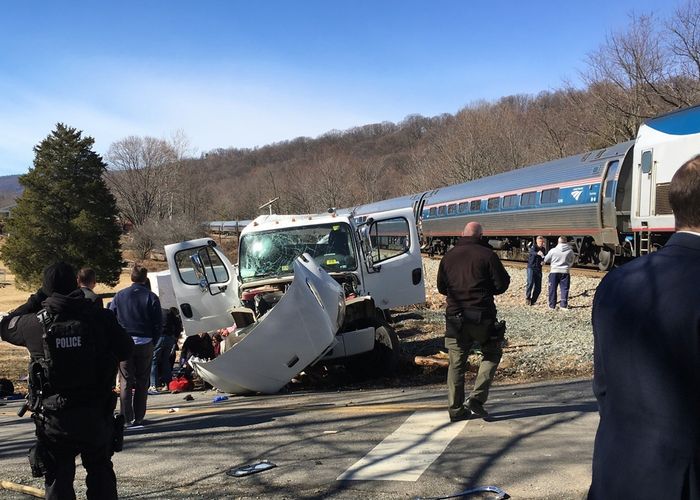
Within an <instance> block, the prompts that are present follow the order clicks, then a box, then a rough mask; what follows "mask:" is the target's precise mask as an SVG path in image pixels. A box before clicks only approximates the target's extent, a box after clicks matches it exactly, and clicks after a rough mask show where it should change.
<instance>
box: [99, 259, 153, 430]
mask: <svg viewBox="0 0 700 500" xmlns="http://www.w3.org/2000/svg"><path fill="white" fill-rule="evenodd" d="M147 278H148V271H147V270H146V268H145V267H142V266H140V265H135V266H134V268H133V269H132V270H131V281H132V285H131V286H130V287H129V288H125V289H124V290H120V291H119V292H117V294H116V295H115V296H114V299H112V302H111V303H110V304H109V308H110V309H111V310H112V311H114V313H115V314H116V315H117V321H119V324H121V325H122V327H123V328H124V330H126V333H128V334H129V335H131V338H132V339H133V341H134V352H133V354H132V355H131V356H130V357H129V359H127V360H126V361H122V362H121V363H120V365H119V388H120V398H119V399H120V404H119V409H120V412H121V414H122V415H124V420H126V422H127V424H128V425H142V424H143V417H144V416H145V415H146V403H147V400H148V379H149V376H150V374H151V361H152V359H153V347H154V345H155V342H156V341H157V340H158V337H160V333H161V328H162V316H161V308H160V300H158V296H157V295H156V294H155V293H153V292H151V290H150V289H149V288H148V287H147V286H146V280H147Z"/></svg>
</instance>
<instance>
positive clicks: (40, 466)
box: [29, 441, 48, 477]
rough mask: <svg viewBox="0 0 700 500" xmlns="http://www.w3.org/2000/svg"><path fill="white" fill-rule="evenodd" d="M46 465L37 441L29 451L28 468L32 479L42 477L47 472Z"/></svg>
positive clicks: (44, 454)
mask: <svg viewBox="0 0 700 500" xmlns="http://www.w3.org/2000/svg"><path fill="white" fill-rule="evenodd" d="M46 464H47V456H46V452H45V450H44V446H43V445H42V444H41V442H40V441H39V442H37V443H36V444H35V445H34V446H32V447H31V448H30V449H29V466H30V467H31V469H32V477H43V476H44V475H45V474H46V473H47V472H48V468H47V467H46Z"/></svg>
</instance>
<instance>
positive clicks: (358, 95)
mask: <svg viewBox="0 0 700 500" xmlns="http://www.w3.org/2000/svg"><path fill="white" fill-rule="evenodd" d="M678 5H679V1H678V0H670V1H669V0H634V1H632V0H616V1H612V2H611V1H609V0H569V1H566V2H562V1H561V0H559V1H540V0H530V1H522V0H514V1H499V0H491V1H478V0H461V1H458V0H454V1H448V0H424V1H414V0H386V1H382V0H372V1H370V0H353V1H348V0H345V1H340V0H335V1H334V0H296V1H292V0H287V1H283V0H279V1H270V0H256V1H252V0H247V1H235V0H231V1H224V0H221V1H206V0H202V1H197V2H195V1H192V0H190V1H179V0H167V1H165V0H160V1H159V0H151V1H143V0H141V1H138V2H137V1H132V0H121V1H120V2H88V1H65V2H51V1H48V0H45V1H39V0H35V1H29V2H4V3H3V5H2V10H1V11H0V12H1V14H0V175H8V174H21V173H25V172H27V171H28V169H29V168H30V167H31V166H32V161H33V158H34V153H33V147H34V146H35V145H36V144H37V143H39V142H40V141H41V140H42V139H43V138H45V137H46V136H47V135H48V134H49V133H50V132H51V130H53V129H54V127H55V124H56V123H58V122H62V123H65V124H67V125H70V126H72V127H75V128H77V129H79V130H82V131H83V132H84V134H86V135H89V136H91V137H93V138H94V139H95V150H96V151H97V152H98V153H100V154H102V155H105V154H106V153H107V151H108V149H109V146H110V145H111V144H112V143H113V142H115V141H118V140H120V139H123V138H125V137H128V136H130V135H137V136H152V137H159V138H165V139H168V138H171V137H172V136H173V135H174V134H175V133H176V132H177V131H182V132H184V134H185V135H186V136H187V137H188V139H189V142H190V147H191V151H190V153H191V154H193V155H195V156H197V155H199V154H201V153H204V152H207V151H209V150H212V149H215V148H228V147H239V148H240V147H255V146H262V145H265V144H269V143H272V142H275V141H281V140H286V139H293V138H295V137H299V136H307V137H317V136H319V135H321V134H323V133H324V132H327V131H329V130H333V129H338V130H344V129H348V128H351V127H354V126H360V125H364V124H367V123H376V122H382V121H393V122H397V121H400V120H402V119H403V118H405V117H406V116H408V115H411V114H421V115H424V116H433V115H438V114H441V113H455V112H456V111H458V110H459V109H460V108H462V107H464V106H467V105H469V104H470V103H473V102H476V101H479V100H484V99H485V100H495V99H498V98H499V97H503V96H506V95H512V94H537V93H539V92H541V91H547V90H555V89H558V88H560V87H562V85H563V84H564V82H565V81H568V82H572V83H573V84H575V85H576V84H578V83H579V82H580V80H579V75H580V71H581V70H583V69H585V60H586V56H587V54H589V53H591V52H592V51H594V50H595V49H597V48H598V47H600V45H601V44H602V43H603V42H604V40H605V37H606V35H609V34H610V33H611V32H620V31H624V30H625V29H626V27H627V25H628V21H629V14H630V13H632V12H635V13H637V14H642V13H649V12H653V13H655V15H656V16H657V17H658V18H659V19H662V18H665V17H668V16H669V15H670V14H671V13H672V12H673V10H674V9H675V8H676V7H677V6H678Z"/></svg>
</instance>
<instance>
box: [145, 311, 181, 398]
mask: <svg viewBox="0 0 700 500" xmlns="http://www.w3.org/2000/svg"><path fill="white" fill-rule="evenodd" d="M161 318H162V320H163V330H162V332H161V334H160V337H159V338H158V341H157V342H156V346H155V348H154V349H153V360H152V362H151V386H150V387H149V388H148V393H149V394H157V393H158V388H159V387H161V386H163V385H164V386H165V389H167V388H168V384H170V380H172V375H173V364H172V363H171V361H170V359H171V358H170V356H171V354H172V353H173V349H174V347H175V344H176V343H177V340H178V339H179V338H180V334H181V333H182V321H180V315H179V314H178V312H177V307H171V308H170V309H162V310H161Z"/></svg>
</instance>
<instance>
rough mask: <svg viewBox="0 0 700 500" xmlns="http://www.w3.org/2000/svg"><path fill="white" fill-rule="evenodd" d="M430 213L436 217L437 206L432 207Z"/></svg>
mask: <svg viewBox="0 0 700 500" xmlns="http://www.w3.org/2000/svg"><path fill="white" fill-rule="evenodd" d="M428 214H429V215H430V217H435V216H436V215H437V208H436V207H432V208H431V209H430V212H428Z"/></svg>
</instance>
